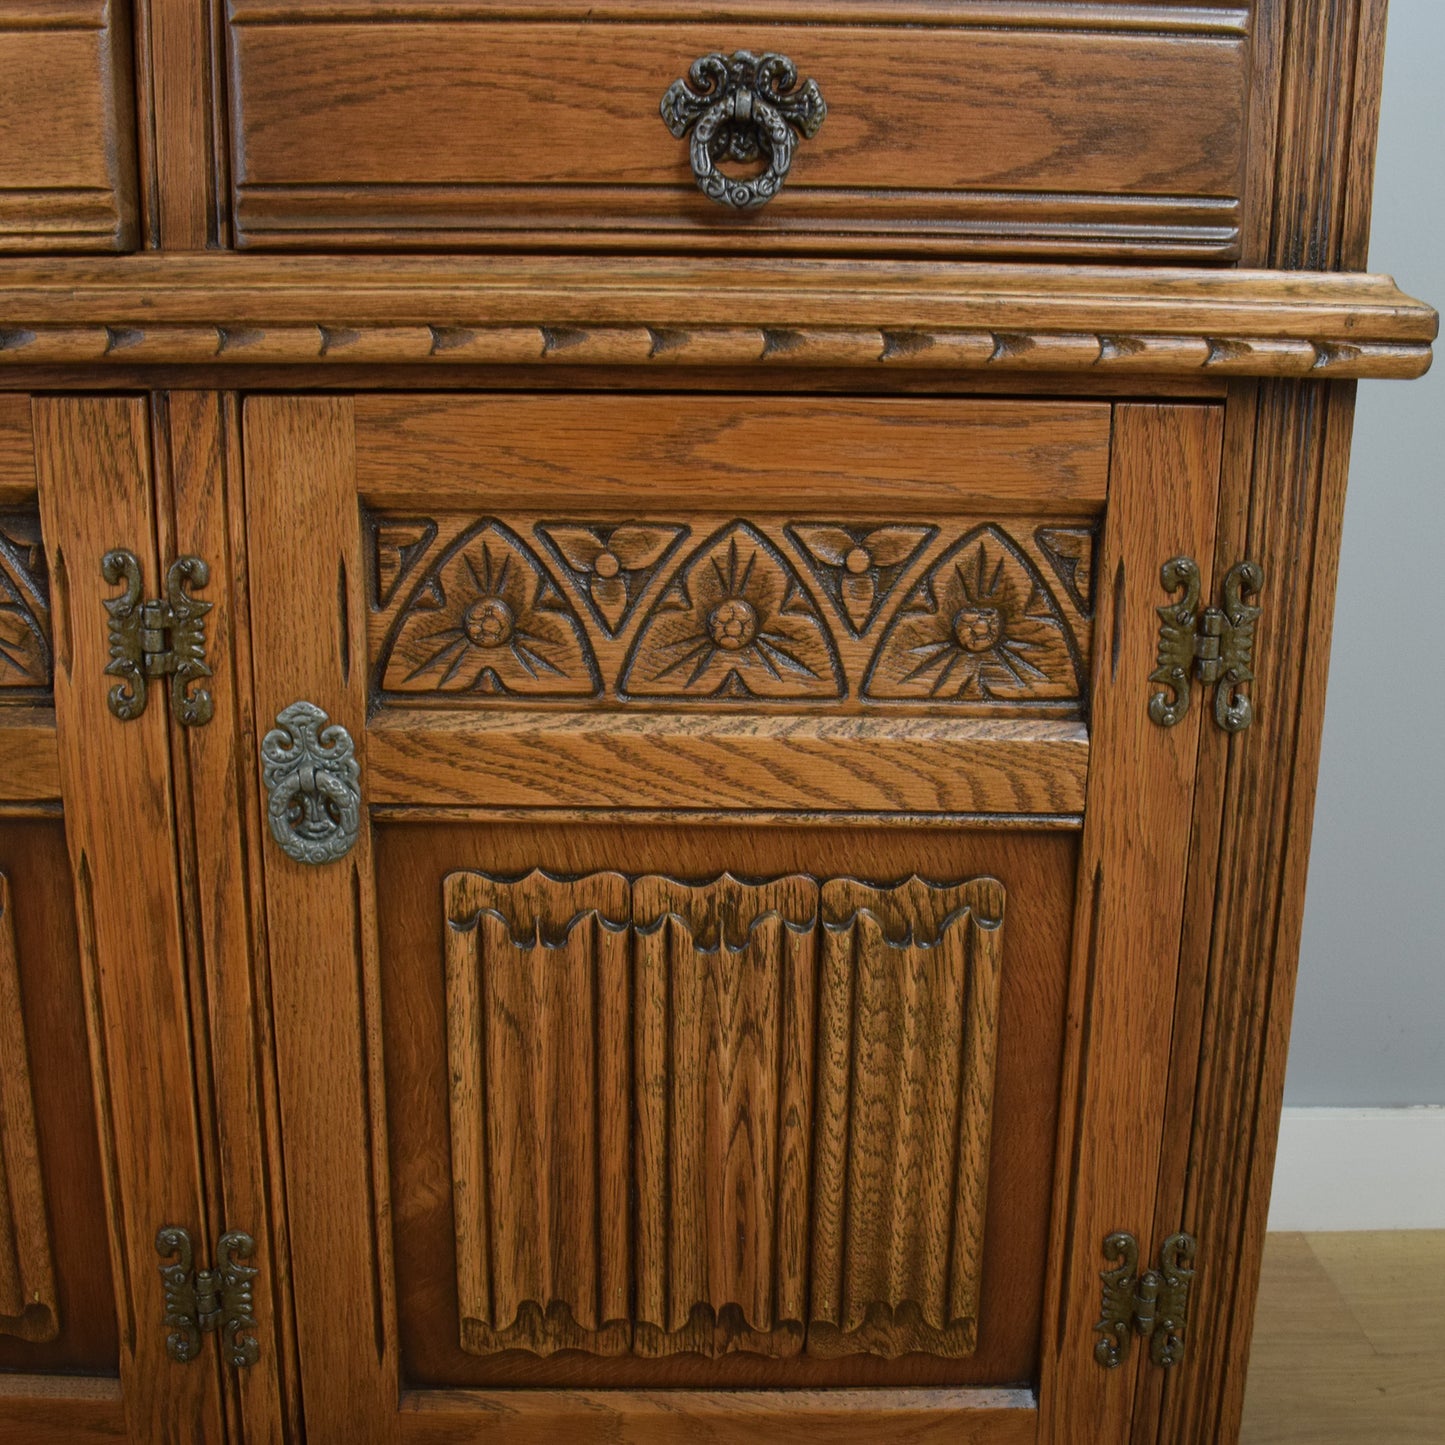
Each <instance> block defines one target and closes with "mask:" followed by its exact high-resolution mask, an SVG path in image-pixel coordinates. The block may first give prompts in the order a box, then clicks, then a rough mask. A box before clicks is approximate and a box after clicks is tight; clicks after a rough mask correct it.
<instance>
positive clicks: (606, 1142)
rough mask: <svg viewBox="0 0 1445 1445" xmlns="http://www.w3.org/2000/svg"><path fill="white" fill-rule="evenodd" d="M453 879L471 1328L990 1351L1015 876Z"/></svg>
mask: <svg viewBox="0 0 1445 1445" xmlns="http://www.w3.org/2000/svg"><path fill="white" fill-rule="evenodd" d="M444 892H445V906H446V909H447V918H448V930H447V935H446V942H447V949H446V952H447V1019H448V1023H447V1033H448V1050H447V1052H448V1061H449V1068H448V1074H449V1078H450V1081H451V1083H450V1113H451V1132H452V1160H453V1189H454V1193H455V1199H454V1207H455V1213H456V1220H457V1270H458V1285H457V1287H458V1298H459V1303H460V1310H461V1330H462V1336H461V1338H462V1345H463V1348H465V1349H469V1350H472V1351H474V1352H476V1353H487V1352H490V1351H496V1350H503V1349H508V1348H524V1349H528V1350H530V1351H532V1352H533V1353H536V1354H539V1355H548V1354H551V1353H553V1352H554V1351H556V1350H561V1349H572V1350H584V1351H587V1352H588V1353H592V1354H600V1355H614V1354H621V1353H625V1352H628V1351H633V1352H635V1353H636V1354H638V1355H640V1356H643V1357H649V1356H658V1355H669V1354H673V1353H677V1352H690V1353H695V1354H700V1355H703V1356H715V1355H719V1354H726V1353H728V1352H730V1351H734V1350H744V1351H750V1352H753V1353H760V1354H763V1355H770V1356H775V1357H785V1356H789V1355H793V1354H796V1353H797V1352H798V1351H799V1350H802V1349H806V1350H807V1351H808V1352H809V1353H810V1354H816V1355H819V1356H821V1357H824V1358H831V1357H836V1356H842V1355H853V1354H860V1353H866V1354H875V1355H881V1356H884V1357H886V1358H890V1359H891V1358H894V1357H896V1356H899V1355H902V1354H905V1353H908V1352H911V1351H919V1352H923V1353H932V1354H941V1355H951V1356H957V1355H964V1354H968V1353H970V1352H971V1351H972V1349H973V1348H974V1344H975V1329H976V1323H977V1306H978V1300H977V1290H978V1279H979V1270H980V1266H981V1262H982V1255H983V1233H982V1230H983V1208H984V1200H985V1195H986V1188H987V1177H988V1144H989V1135H990V1130H991V1126H992V1115H993V1077H994V1060H995V1053H994V1051H995V1046H996V1036H997V1027H998V993H999V980H1000V965H1001V953H1000V951H999V940H1000V937H1001V935H1000V928H1001V924H1002V913H1003V890H1002V886H1001V885H1000V884H998V883H996V882H994V881H993V880H987V879H986V880H976V881H974V882H971V883H968V884H962V885H956V886H945V885H933V884H928V883H925V882H924V881H923V880H921V879H919V878H918V877H916V876H915V877H913V878H910V879H907V880H905V881H904V882H902V883H900V884H897V885H894V886H891V887H887V888H880V887H875V886H872V885H867V884H863V883H859V882H857V881H855V880H851V879H835V880H829V881H827V882H825V883H823V884H822V885H821V887H820V886H819V884H818V883H817V881H816V880H814V879H811V878H807V877H804V876H799V875H792V876H788V877H783V878H779V879H775V880H772V881H769V882H766V883H759V884H745V883H740V882H738V881H737V880H736V879H734V878H732V877H731V876H730V875H726V874H724V875H723V876H721V877H719V878H717V879H715V880H714V881H712V882H710V883H707V884H686V883H680V882H677V881H674V880H671V879H668V878H662V877H658V876H655V875H644V876H641V877H638V878H636V879H635V880H633V881H632V882H631V883H629V881H628V880H627V879H626V878H623V877H622V876H620V875H618V874H615V873H592V874H588V875H585V876H583V877H580V878H575V879H562V878H557V877H553V876H552V875H549V874H546V873H543V872H540V871H534V872H532V873H530V874H527V875H525V876H524V877H522V878H518V879H500V878H495V877H492V876H489V875H486V874H480V873H453V874H451V875H450V876H449V877H448V878H447V879H446V882H445V888H444ZM820 909H821V912H820ZM815 1019H816V1027H817V1029H818V1034H817V1036H816V1037H815V1032H814V1029H815ZM815 1079H816V1097H815V1087H814V1080H815ZM634 1111H635V1113H634ZM634 1118H635V1135H634V1134H632V1132H631V1128H632V1125H631V1121H632V1120H633V1119H634ZM629 1139H631V1145H630V1149H631V1152H632V1155H633V1158H634V1159H635V1165H634V1168H633V1170H631V1171H629V1169H628V1166H627V1160H628V1155H629ZM629 1199H632V1200H635V1209H636V1240H635V1245H633V1244H632V1243H631V1241H630V1232H631V1221H632V1218H633V1215H632V1209H631V1208H629V1204H628V1201H629ZM809 1241H811V1246H810V1244H809ZM634 1261H635V1264H634V1267H635V1286H634V1284H633V1279H634V1276H633V1274H632V1270H631V1269H630V1268H629V1264H630V1262H634ZM634 1289H635V1294H634Z"/></svg>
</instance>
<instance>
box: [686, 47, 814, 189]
mask: <svg viewBox="0 0 1445 1445" xmlns="http://www.w3.org/2000/svg"><path fill="white" fill-rule="evenodd" d="M660 109H661V112H662V119H663V122H664V124H665V125H666V126H667V128H668V130H670V131H671V132H672V133H673V135H675V136H676V137H677V138H678V139H679V140H681V139H682V138H683V136H685V135H686V134H687V133H688V131H689V130H691V131H692V141H691V143H690V150H691V156H692V173H693V175H694V176H695V177H696V178H697V184H698V189H699V190H701V191H702V193H703V195H705V196H708V197H709V198H710V199H712V200H714V201H716V202H717V203H718V204H719V205H723V206H731V207H732V208H733V209H734V210H738V211H751V210H756V209H757V207H759V206H762V205H765V204H766V203H767V202H768V201H770V200H772V198H773V197H774V196H775V195H777V193H778V191H779V189H780V188H781V186H782V184H783V182H784V181H785V180H786V179H787V177H788V171H789V169H790V168H791V167H792V164H793V149H794V147H795V146H796V145H797V139H796V137H795V136H794V135H793V131H794V130H797V131H798V133H799V134H800V135H802V136H804V137H805V138H808V139H811V138H812V137H813V136H815V135H816V134H817V133H818V127H819V126H820V125H822V124H823V121H824V119H825V118H826V116H827V114H828V107H827V105H826V104H825V103H824V101H823V95H822V92H821V91H820V90H819V89H818V85H817V82H816V81H812V80H805V81H804V82H803V83H802V85H799V84H798V71H797V67H796V66H795V65H794V64H793V62H792V61H791V60H789V59H788V57H787V56H786V55H775V54H772V53H769V54H766V55H761V56H759V55H754V54H752V52H751V51H747V50H737V51H734V52H733V54H732V55H730V56H729V55H724V54H723V53H722V52H721V51H718V50H715V51H713V52H712V54H710V55H703V56H700V57H699V58H698V59H697V60H694V61H693V63H692V66H691V68H690V69H689V70H688V72H687V79H686V80H675V81H673V83H672V84H671V85H670V86H668V88H667V94H666V95H664V96H663V97H662V105H661V107H660ZM759 156H766V157H767V161H768V164H767V166H766V168H765V169H764V170H763V172H762V173H761V174H760V175H756V176H749V177H746V178H744V179H740V180H739V179H734V178H733V177H731V176H728V175H724V174H723V172H722V171H720V170H719V169H718V162H720V161H723V160H734V161H753V160H757V159H758V157H759Z"/></svg>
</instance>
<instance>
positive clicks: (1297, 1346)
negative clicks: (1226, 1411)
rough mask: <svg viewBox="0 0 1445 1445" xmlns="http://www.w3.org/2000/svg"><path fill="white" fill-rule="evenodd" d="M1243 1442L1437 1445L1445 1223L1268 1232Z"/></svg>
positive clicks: (1441, 1412)
mask: <svg viewBox="0 0 1445 1445" xmlns="http://www.w3.org/2000/svg"><path fill="white" fill-rule="evenodd" d="M1240 1438H1241V1441H1242V1442H1243V1445H1274V1442H1278V1441H1291V1442H1293V1441H1300V1442H1308V1445H1346V1442H1349V1445H1356V1442H1370V1445H1377V1442H1378V1445H1417V1442H1418V1445H1445V1230H1438V1231H1416V1232H1410V1233H1400V1234H1271V1235H1270V1236H1269V1238H1268V1241H1267V1242H1266V1244H1265V1251H1264V1275H1263V1278H1262V1280H1261V1282H1260V1294H1259V1312H1258V1314H1257V1315H1256V1316H1255V1327H1254V1348H1253V1354H1252V1355H1251V1357H1250V1366H1249V1384H1248V1387H1247V1390H1246V1393H1245V1404H1244V1431H1243V1434H1242V1435H1241V1437H1240Z"/></svg>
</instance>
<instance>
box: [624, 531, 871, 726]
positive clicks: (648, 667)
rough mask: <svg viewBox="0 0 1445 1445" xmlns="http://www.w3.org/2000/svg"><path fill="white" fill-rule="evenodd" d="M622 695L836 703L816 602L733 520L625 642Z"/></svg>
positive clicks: (833, 671)
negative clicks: (829, 700)
mask: <svg viewBox="0 0 1445 1445" xmlns="http://www.w3.org/2000/svg"><path fill="white" fill-rule="evenodd" d="M621 691H622V692H623V693H630V694H632V695H633V696H636V697H664V698H684V697H686V698H696V699H733V698H762V699H773V698H778V699H816V698H840V697H842V696H843V695H844V692H845V684H844V680H843V671H842V667H841V665H840V663H839V661H838V654H837V650H836V648H835V647H834V645H833V639H832V638H831V637H830V636H829V634H828V632H827V629H826V628H825V627H824V625H823V621H822V618H821V617H820V616H819V615H818V607H817V604H816V603H815V602H814V601H813V599H812V597H811V596H810V595H809V593H808V592H807V591H806V589H805V588H804V587H803V584H802V582H801V580H800V579H799V577H798V574H797V573H796V571H794V569H793V567H792V566H791V565H790V564H789V563H788V561H787V560H786V559H785V558H784V557H783V556H782V555H781V554H780V553H779V552H778V551H777V550H776V549H775V548H774V547H773V546H772V544H771V543H770V542H768V540H767V539H766V538H765V537H764V536H763V535H762V534H761V533H760V532H758V531H757V530H756V529H755V528H753V527H751V526H749V525H748V524H747V523H746V522H741V521H739V522H733V523H732V524H731V525H729V526H727V527H725V528H723V529H722V530H721V531H719V532H717V533H716V534H715V535H714V536H712V537H710V538H709V539H708V540H707V541H706V542H704V543H703V544H702V546H701V547H699V548H698V549H697V550H696V551H695V552H693V553H692V555H691V556H690V557H688V559H687V560H686V562H684V564H683V566H682V568H681V569H680V570H679V572H678V574H677V575H676V577H675V578H674V579H673V581H672V583H671V585H670V586H669V587H668V588H667V590H666V591H665V592H664V593H663V595H662V596H661V597H660V598H659V599H658V601H657V602H656V603H655V604H654V605H653V608H652V611H651V612H650V613H649V614H648V616H647V619H646V621H645V622H644V623H643V625H642V629H641V631H640V632H639V633H638V636H637V640H636V641H635V642H634V643H633V646H632V651H631V653H630V655H629V657H628V661H627V665H626V667H625V668H624V670H623V675H622V684H621Z"/></svg>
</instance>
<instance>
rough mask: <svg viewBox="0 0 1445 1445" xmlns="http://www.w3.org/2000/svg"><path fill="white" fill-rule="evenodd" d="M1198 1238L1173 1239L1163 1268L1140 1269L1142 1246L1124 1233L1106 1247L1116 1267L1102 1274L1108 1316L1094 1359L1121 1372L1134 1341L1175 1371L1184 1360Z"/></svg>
mask: <svg viewBox="0 0 1445 1445" xmlns="http://www.w3.org/2000/svg"><path fill="white" fill-rule="evenodd" d="M1196 1248H1197V1246H1196V1243H1195V1240H1194V1237H1193V1236H1192V1235H1189V1234H1171V1235H1170V1236H1169V1238H1168V1239H1166V1240H1165V1241H1164V1246H1163V1248H1162V1249H1161V1250H1160V1251H1159V1268H1158V1269H1157V1270H1156V1269H1146V1270H1143V1271H1142V1272H1141V1271H1140V1269H1139V1242H1138V1240H1136V1239H1135V1238H1134V1236H1133V1235H1132V1234H1126V1233H1124V1232H1123V1231H1120V1232H1119V1233H1117V1234H1111V1235H1110V1236H1109V1237H1108V1239H1106V1240H1105V1241H1104V1258H1105V1259H1112V1260H1115V1261H1117V1263H1116V1264H1115V1265H1114V1267H1113V1268H1111V1269H1106V1270H1103V1271H1101V1272H1100V1276H1099V1277H1100V1278H1101V1279H1102V1280H1103V1282H1104V1298H1103V1310H1102V1313H1101V1315H1100V1318H1099V1322H1098V1324H1097V1325H1095V1326H1094V1328H1095V1329H1096V1330H1097V1331H1098V1332H1099V1335H1100V1338H1099V1339H1098V1340H1097V1341H1096V1342H1095V1345H1094V1358H1095V1359H1096V1360H1097V1361H1098V1362H1099V1364H1100V1365H1102V1366H1103V1367H1104V1368H1105V1369H1106V1370H1116V1369H1118V1368H1119V1366H1120V1365H1121V1364H1123V1363H1124V1361H1125V1360H1126V1359H1128V1357H1129V1342H1130V1337H1131V1336H1132V1335H1138V1336H1140V1337H1141V1338H1142V1339H1147V1340H1148V1341H1149V1358H1150V1359H1151V1360H1152V1361H1153V1362H1154V1363H1155V1364H1156V1365H1159V1366H1161V1367H1162V1368H1164V1369H1170V1368H1172V1367H1173V1366H1175V1365H1177V1364H1178V1363H1179V1362H1180V1361H1181V1360H1182V1359H1183V1358H1184V1330H1185V1325H1186V1323H1187V1316H1188V1310H1189V1287H1190V1284H1191V1283H1192V1282H1193V1279H1194V1252H1195V1249H1196Z"/></svg>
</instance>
